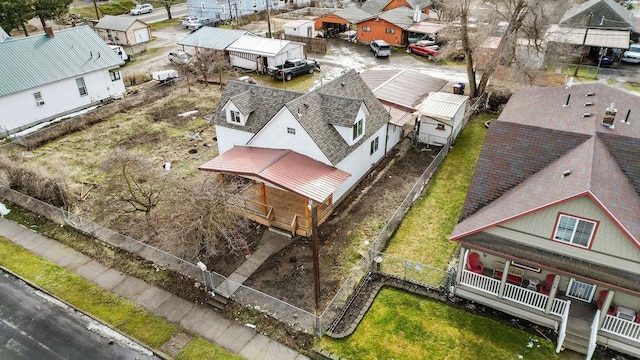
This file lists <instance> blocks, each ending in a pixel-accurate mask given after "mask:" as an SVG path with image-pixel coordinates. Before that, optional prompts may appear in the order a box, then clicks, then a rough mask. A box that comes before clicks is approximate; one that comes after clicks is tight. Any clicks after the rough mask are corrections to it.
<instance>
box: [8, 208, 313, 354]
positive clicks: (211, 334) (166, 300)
mask: <svg viewBox="0 0 640 360" xmlns="http://www.w3.org/2000/svg"><path fill="white" fill-rule="evenodd" d="M0 236H2V237H5V238H7V239H9V240H11V241H13V242H14V243H16V244H17V245H20V246H22V247H24V248H25V249H28V250H30V251H31V252H33V253H35V254H37V255H40V256H42V257H43V258H45V259H47V260H49V261H51V262H54V263H56V264H58V265H60V266H62V267H64V268H66V269H67V270H69V271H72V272H74V273H76V274H78V275H80V276H81V277H83V278H85V279H87V280H89V281H92V282H94V283H95V284H97V285H99V286H101V287H103V288H104V289H107V290H109V291H111V292H113V293H115V294H118V295H120V296H122V297H124V298H127V299H129V300H131V301H133V302H134V303H136V304H138V305H140V306H142V307H143V308H145V309H147V310H148V311H150V312H151V313H153V314H154V315H157V316H160V317H162V318H164V319H166V320H168V321H171V322H173V323H175V324H177V325H179V326H181V327H182V328H183V329H184V330H186V331H188V332H191V333H193V334H197V335H200V336H202V337H203V338H205V339H207V340H209V341H211V342H212V343H215V344H218V345H220V346H222V347H223V348H225V349H226V350H227V351H229V352H231V353H233V354H237V355H239V356H242V357H243V358H246V359H260V360H280V359H282V360H302V359H309V358H308V357H306V356H304V355H302V354H300V353H298V352H297V351H295V350H293V349H290V348H288V347H286V346H284V345H282V344H280V343H278V342H277V341H274V340H272V339H270V338H269V337H267V336H264V335H261V334H258V333H257V332H256V331H255V330H254V329H250V328H248V327H246V326H242V325H240V324H237V323H235V322H234V321H232V320H229V319H227V318H225V317H224V316H222V315H221V314H219V313H217V312H216V311H215V310H213V309H212V308H209V307H206V306H204V307H203V306H197V305H196V304H193V303H192V302H190V301H188V300H185V299H182V298H180V297H178V296H176V295H174V294H171V293H169V292H167V291H165V290H162V289H160V288H157V287H155V286H152V285H150V284H147V283H146V282H144V281H142V280H140V279H137V278H134V277H131V276H128V275H125V274H122V273H120V272H119V271H116V270H113V269H111V268H107V267H105V266H103V265H101V264H100V263H98V262H97V261H95V260H93V259H91V258H90V257H87V256H85V255H83V254H81V253H79V252H77V251H75V250H73V249H71V248H69V247H68V246H66V245H63V244H61V243H59V242H57V241H55V240H52V239H49V238H47V237H45V236H42V235H40V234H39V233H37V232H35V231H32V230H29V229H28V228H26V227H24V226H21V225H19V224H16V223H14V222H13V221H9V220H6V219H4V218H2V217H0Z"/></svg>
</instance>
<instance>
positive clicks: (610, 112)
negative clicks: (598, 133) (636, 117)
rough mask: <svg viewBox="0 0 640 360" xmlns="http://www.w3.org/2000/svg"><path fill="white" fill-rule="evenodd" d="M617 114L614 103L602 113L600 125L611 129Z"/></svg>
mask: <svg viewBox="0 0 640 360" xmlns="http://www.w3.org/2000/svg"><path fill="white" fill-rule="evenodd" d="M617 113H618V109H616V103H611V106H609V107H608V108H607V110H606V111H605V113H604V118H603V119H602V125H604V126H606V127H608V128H609V129H613V120H615V118H616V114H617Z"/></svg>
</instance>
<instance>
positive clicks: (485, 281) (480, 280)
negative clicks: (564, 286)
mask: <svg viewBox="0 0 640 360" xmlns="http://www.w3.org/2000/svg"><path fill="white" fill-rule="evenodd" d="M460 284H463V285H466V286H469V287H471V288H474V289H476V290H480V291H482V292H486V293H488V294H492V295H495V296H496V297H497V296H498V295H499V292H500V284H501V281H500V280H498V279H494V278H491V277H488V276H485V275H480V274H477V273H474V272H471V271H468V270H463V271H462V274H461V277H460ZM502 299H505V300H509V301H512V302H515V303H518V304H521V305H524V306H526V307H529V308H532V309H535V310H539V311H541V312H544V311H545V309H546V307H547V303H548V302H549V296H548V295H545V294H542V293H539V292H536V291H533V290H530V289H527V288H525V287H522V286H517V285H513V284H509V283H505V284H504V290H503V294H502ZM568 305H569V302H568V301H566V300H562V299H557V298H555V299H553V303H552V304H551V309H550V311H549V313H551V314H553V315H556V316H560V317H562V316H563V315H564V314H565V312H566V311H568Z"/></svg>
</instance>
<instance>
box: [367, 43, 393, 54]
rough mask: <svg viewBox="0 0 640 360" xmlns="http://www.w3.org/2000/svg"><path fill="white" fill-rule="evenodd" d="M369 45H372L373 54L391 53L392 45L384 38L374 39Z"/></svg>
mask: <svg viewBox="0 0 640 360" xmlns="http://www.w3.org/2000/svg"><path fill="white" fill-rule="evenodd" d="M369 47H371V51H373V56H375V57H381V56H384V57H388V56H389V55H391V46H389V44H387V42H386V41H384V40H373V41H372V42H371V43H369Z"/></svg>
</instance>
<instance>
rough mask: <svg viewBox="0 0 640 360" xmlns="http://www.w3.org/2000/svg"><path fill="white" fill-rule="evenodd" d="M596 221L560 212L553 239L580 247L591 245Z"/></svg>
mask: <svg viewBox="0 0 640 360" xmlns="http://www.w3.org/2000/svg"><path fill="white" fill-rule="evenodd" d="M595 228H596V223H595V222H593V221H589V220H585V219H579V218H576V217H573V216H568V215H563V214H560V216H559V218H558V225H557V226H556V231H555V234H554V235H553V239H554V240H557V241H561V242H565V243H569V244H572V245H576V246H580V247H585V248H587V247H589V244H590V243H591V239H592V238H593V233H594V230H595Z"/></svg>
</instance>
